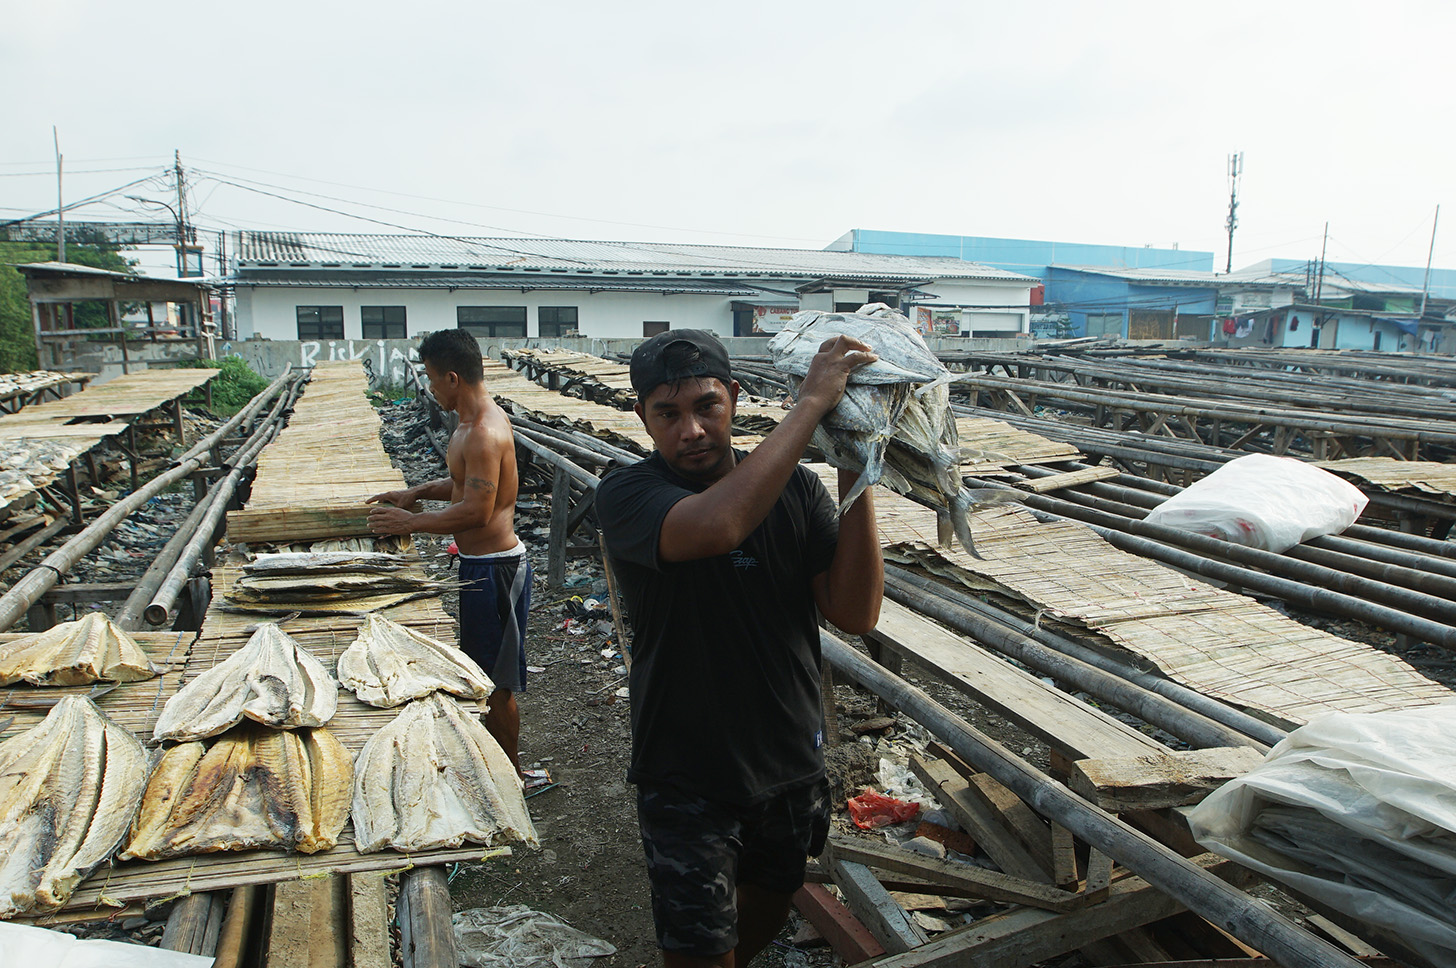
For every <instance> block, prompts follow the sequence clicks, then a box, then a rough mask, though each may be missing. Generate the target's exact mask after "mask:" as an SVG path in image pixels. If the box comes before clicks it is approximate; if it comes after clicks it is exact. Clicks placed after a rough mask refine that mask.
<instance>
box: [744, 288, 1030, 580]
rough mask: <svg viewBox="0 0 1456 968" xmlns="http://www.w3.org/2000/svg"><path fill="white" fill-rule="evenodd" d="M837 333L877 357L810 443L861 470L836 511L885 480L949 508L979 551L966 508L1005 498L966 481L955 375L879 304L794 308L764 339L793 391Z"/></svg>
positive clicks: (960, 533) (964, 540) (970, 549)
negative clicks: (848, 309)
mask: <svg viewBox="0 0 1456 968" xmlns="http://www.w3.org/2000/svg"><path fill="white" fill-rule="evenodd" d="M840 335H844V336H851V337H854V338H855V339H858V340H860V341H861V342H864V343H866V344H868V345H869V346H871V347H872V348H873V349H874V351H875V353H876V354H877V355H878V356H879V359H878V360H876V361H875V362H874V363H871V364H869V365H867V366H862V367H860V368H859V369H857V370H855V371H854V372H853V373H851V374H850V376H849V384H848V386H847V387H846V388H845V392H844V397H843V398H842V399H841V400H840V402H839V404H838V405H837V406H836V407H835V408H834V409H833V410H832V411H830V413H829V414H828V415H826V416H825V418H824V419H823V420H822V421H821V422H820V424H819V427H818V428H816V430H815V433H814V441H813V445H814V447H815V448H816V449H818V450H819V451H820V452H821V453H822V454H824V459H825V460H827V461H828V462H829V463H830V464H832V465H833V466H835V467H840V468H844V469H846V470H851V471H858V472H859V478H858V479H857V480H856V481H855V482H854V485H853V486H852V487H851V488H850V490H849V492H848V493H847V494H845V495H844V497H843V498H842V499H841V500H840V503H839V510H840V513H841V514H842V513H843V512H844V511H845V510H846V509H847V508H848V507H849V506H850V505H851V504H853V503H854V500H855V499H856V498H858V497H859V496H860V494H861V493H863V492H864V491H865V489H866V488H869V487H873V486H874V485H875V484H878V483H880V482H881V481H883V482H884V483H885V484H886V485H888V486H889V487H890V488H892V489H894V490H896V491H898V492H900V493H902V494H906V495H909V496H910V497H914V498H916V499H918V500H921V501H924V502H925V503H927V504H930V505H931V506H933V507H936V508H939V509H941V510H942V511H944V512H945V514H947V515H948V516H949V518H950V522H951V525H952V527H953V529H954V531H955V535H956V537H957V538H958V539H959V540H960V543H961V547H963V548H964V549H965V550H966V552H967V553H969V554H971V555H974V556H975V557H978V558H979V557H980V555H979V554H977V553H976V546H975V542H974V541H973V540H972V538H971V528H970V521H969V515H970V513H971V512H972V511H974V510H977V509H978V508H979V507H982V506H986V505H988V504H996V503H1001V502H1004V501H1005V500H1007V497H1005V496H1003V494H1002V492H1000V491H998V490H996V489H987V490H984V491H972V490H970V489H968V488H966V487H965V486H964V484H963V482H962V480H961V474H960V460H959V453H960V445H959V441H958V440H957V437H956V426H955V419H954V416H953V415H952V412H951V409H950V389H949V386H948V384H949V383H950V382H951V381H952V380H953V379H954V378H955V377H954V374H952V373H951V372H950V371H949V370H947V369H946V368H945V367H944V366H943V365H942V364H941V362H940V360H939V358H937V357H936V355H935V354H934V353H932V352H931V350H930V348H929V347H928V346H926V345H925V340H924V339H922V338H921V336H920V333H919V332H918V331H917V330H916V329H915V327H914V326H912V325H911V324H910V320H908V319H906V318H905V317H904V316H903V315H901V314H900V313H897V312H895V311H894V310H893V309H890V308H889V307H887V306H885V305H883V304H880V303H874V304H871V305H869V306H865V307H863V308H862V309H861V310H860V311H859V312H858V313H820V312H812V311H810V312H802V313H798V314H796V315H795V316H794V317H793V319H792V320H790V321H789V324H788V325H787V326H786V327H785V328H784V329H783V330H782V331H781V332H779V333H778V334H777V335H775V336H774V337H773V338H772V339H770V340H769V341H768V349H769V353H770V354H772V356H773V359H774V366H775V367H776V368H777V369H779V370H780V371H782V372H784V373H786V374H788V375H789V380H790V383H791V384H792V385H793V387H794V389H795V391H796V392H797V390H798V387H799V384H800V383H802V381H803V378H804V377H805V376H806V375H807V374H808V372H809V364H810V362H811V361H812V360H813V359H814V355H815V354H816V353H818V352H819V347H820V345H821V344H822V343H823V342H824V341H826V340H829V339H833V338H834V337H835V336H840ZM1007 493H1008V494H1009V492H1007ZM1011 499H1012V500H1014V499H1015V498H1014V495H1012V496H1011Z"/></svg>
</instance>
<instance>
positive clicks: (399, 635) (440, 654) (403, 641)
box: [338, 615, 495, 707]
mask: <svg viewBox="0 0 1456 968" xmlns="http://www.w3.org/2000/svg"><path fill="white" fill-rule="evenodd" d="M338 674H339V682H340V683H341V684H342V685H343V686H344V688H346V689H350V690H353V692H354V694H355V695H357V696H358V697H359V698H360V699H361V700H363V701H364V702H367V703H369V704H370V705H371V706H385V707H389V706H398V705H399V704H400V703H402V702H408V701H409V700H411V699H418V698H420V697H421V696H428V695H429V694H430V693H432V692H435V691H436V690H440V691H443V692H448V693H450V694H451V695H455V696H460V697H461V698H463V699H484V698H485V697H487V696H489V695H490V694H491V693H492V692H494V691H495V685H494V683H492V682H491V681H490V677H489V676H488V675H486V674H485V670H484V669H482V668H480V666H479V665H477V664H476V662H475V660H474V659H472V658H470V656H468V655H466V654H465V653H464V652H463V651H461V650H460V649H458V648H456V647H455V646H453V645H447V644H445V643H444V642H437V641H435V640H434V639H432V638H430V637H429V636H426V635H421V634H420V633H419V632H416V631H415V630H414V629H412V628H408V627H406V626H403V625H400V624H399V623H397V622H391V621H390V620H389V619H387V618H381V617H379V616H377V615H370V616H367V617H366V618H365V619H364V624H363V625H362V626H361V627H360V629H359V636H358V638H356V639H354V641H353V643H352V644H351V645H350V646H349V647H348V648H347V649H345V650H344V654H343V655H341V656H339V665H338Z"/></svg>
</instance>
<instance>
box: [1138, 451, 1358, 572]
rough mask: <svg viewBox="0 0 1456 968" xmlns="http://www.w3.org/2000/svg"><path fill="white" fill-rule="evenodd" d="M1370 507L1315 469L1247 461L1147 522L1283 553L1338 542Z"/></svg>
mask: <svg viewBox="0 0 1456 968" xmlns="http://www.w3.org/2000/svg"><path fill="white" fill-rule="evenodd" d="M1368 503H1370V499H1369V498H1368V497H1366V496H1365V495H1364V494H1363V493H1362V492H1361V491H1360V489H1359V488H1358V487H1356V486H1355V485H1353V484H1351V483H1350V482H1349V481H1346V480H1343V479H1341V478H1339V477H1336V476H1335V475H1334V474H1331V473H1330V472H1329V471H1327V470H1324V469H1322V468H1319V467H1315V466H1314V465H1313V464H1306V463H1304V462H1303V461H1300V460H1295V459H1294V458H1292V457H1272V456H1270V455H1268V454H1250V455H1249V456H1248V457H1240V458H1238V459H1237V460H1232V461H1229V462H1228V463H1227V464H1225V465H1223V466H1222V467H1220V468H1219V469H1218V470H1216V471H1214V472H1213V473H1212V474H1209V475H1208V476H1207V477H1205V478H1204V479H1203V480H1201V481H1199V482H1197V483H1196V484H1193V485H1192V486H1190V487H1188V488H1185V489H1184V490H1183V491H1182V492H1181V493H1179V494H1175V495H1173V496H1172V497H1170V498H1168V500H1166V501H1164V502H1163V503H1162V504H1160V505H1158V506H1157V507H1156V508H1154V509H1153V510H1152V511H1151V512H1150V513H1149V514H1148V516H1147V518H1146V520H1147V522H1148V523H1149V524H1161V525H1164V526H1166V527H1169V528H1178V529H1180V530H1183V531H1194V532H1197V533H1198V534H1206V535H1209V536H1210V537H1214V538H1221V539H1223V540H1224V541H1232V542H1234V543H1235V544H1241V545H1247V546H1249V547H1250V548H1259V549H1261V550H1263V551H1273V552H1281V551H1287V550H1288V549H1290V548H1293V547H1294V546H1295V545H1297V544H1299V543H1301V542H1304V541H1308V540H1310V539H1311V538H1318V537H1320V536H1321V535H1326V534H1339V533H1340V532H1341V531H1344V530H1345V529H1346V528H1348V527H1349V526H1350V525H1352V524H1354V523H1355V519H1356V518H1358V517H1359V516H1360V512H1361V511H1363V510H1365V505H1366V504H1368Z"/></svg>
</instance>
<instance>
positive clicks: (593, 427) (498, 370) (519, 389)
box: [484, 360, 653, 455]
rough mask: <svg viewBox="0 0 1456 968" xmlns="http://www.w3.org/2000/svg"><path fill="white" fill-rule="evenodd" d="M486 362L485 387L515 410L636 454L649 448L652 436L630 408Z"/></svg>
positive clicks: (492, 362) (650, 449) (494, 362)
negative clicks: (572, 394) (569, 393)
mask: <svg viewBox="0 0 1456 968" xmlns="http://www.w3.org/2000/svg"><path fill="white" fill-rule="evenodd" d="M484 362H485V384H486V388H487V389H488V390H489V391H490V392H491V394H492V395H493V396H495V397H496V398H497V400H499V401H500V402H501V403H502V404H503V405H507V407H508V409H510V410H511V411H512V412H514V413H529V414H533V415H535V416H536V417H537V419H540V420H542V421H543V422H544V423H547V424H550V425H553V426H562V425H565V426H570V427H572V428H574V429H577V430H580V431H582V432H584V433H588V434H591V435H592V436H594V437H600V438H601V439H602V440H605V441H607V442H608V443H610V444H614V445H616V446H618V447H621V448H622V449H624V450H630V451H633V452H635V453H638V454H643V455H646V454H650V453H651V452H652V448H653V443H652V438H651V437H650V436H649V435H648V433H647V430H646V428H644V427H643V426H642V421H641V420H639V419H638V418H637V415H636V414H635V413H633V412H631V411H630V410H618V409H616V408H615V407H608V406H605V405H603V404H599V403H592V402H591V401H589V400H581V399H578V398H576V397H568V396H567V395H565V394H564V393H560V392H558V391H556V390H548V389H547V388H546V387H543V386H541V385H539V384H536V383H532V382H531V381H530V380H528V379H526V377H525V376H523V375H522V374H520V373H517V372H516V371H515V370H513V369H511V368H510V367H508V366H506V365H505V364H504V363H499V362H496V361H495V360H486V361H484Z"/></svg>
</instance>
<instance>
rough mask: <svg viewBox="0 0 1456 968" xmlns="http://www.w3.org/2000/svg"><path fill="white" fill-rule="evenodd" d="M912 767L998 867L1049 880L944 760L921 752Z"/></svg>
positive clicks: (1029, 878)
mask: <svg viewBox="0 0 1456 968" xmlns="http://www.w3.org/2000/svg"><path fill="white" fill-rule="evenodd" d="M910 769H911V771H912V772H913V773H914V774H915V775H916V776H917V777H919V778H920V782H922V783H924V784H925V786H926V788H927V789H929V790H930V791H931V793H933V794H934V795H935V798H936V799H937V800H939V801H940V802H941V804H942V805H943V806H944V807H945V808H946V809H947V810H949V811H950V813H951V815H952V816H953V817H955V819H956V823H958V824H960V825H961V827H963V828H964V829H965V830H966V832H967V833H969V834H970V835H971V838H972V839H973V840H975V842H976V843H977V845H979V846H980V848H981V849H982V850H983V851H985V852H986V856H988V857H990V858H991V860H992V861H993V862H995V864H996V866H997V867H999V868H1001V870H1003V871H1004V872H1006V873H1007V874H1009V875H1011V876H1012V877H1017V878H1021V879H1022V880H1027V881H1041V882H1045V883H1048V884H1049V883H1050V877H1049V876H1048V874H1047V872H1046V871H1044V870H1043V869H1042V867H1041V865H1040V864H1038V863H1037V862H1036V858H1035V857H1033V856H1032V855H1031V853H1030V851H1028V850H1027V849H1026V847H1025V846H1023V845H1022V843H1021V842H1020V841H1019V840H1017V839H1016V838H1015V837H1013V836H1012V835H1011V834H1009V833H1007V831H1006V829H1005V828H1004V827H1002V825H1001V823H1000V821H999V820H998V819H997V818H996V817H995V816H994V815H993V814H992V811H991V810H989V809H987V807H986V805H985V804H984V803H982V802H981V800H980V799H978V798H977V797H975V796H972V795H971V793H970V790H969V787H970V783H969V782H968V781H966V780H964V779H962V778H961V777H960V776H959V774H957V773H956V772H955V771H954V770H952V769H951V768H950V767H949V766H947V765H946V764H945V763H944V762H943V761H941V760H930V759H926V758H924V757H922V756H919V755H913V756H911V758H910Z"/></svg>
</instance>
